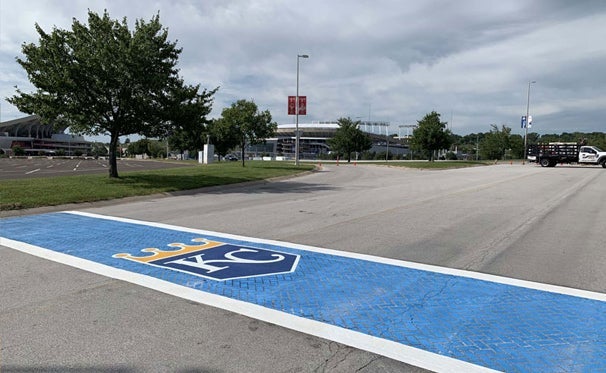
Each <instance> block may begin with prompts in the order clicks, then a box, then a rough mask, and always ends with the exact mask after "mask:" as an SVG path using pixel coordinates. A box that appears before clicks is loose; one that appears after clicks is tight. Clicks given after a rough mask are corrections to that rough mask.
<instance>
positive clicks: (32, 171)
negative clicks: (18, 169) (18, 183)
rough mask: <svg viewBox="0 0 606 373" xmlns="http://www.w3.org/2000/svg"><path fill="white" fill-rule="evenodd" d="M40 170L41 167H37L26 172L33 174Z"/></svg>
mask: <svg viewBox="0 0 606 373" xmlns="http://www.w3.org/2000/svg"><path fill="white" fill-rule="evenodd" d="M38 171H40V169H39V168H36V169H35V170H31V171H27V172H26V173H25V174H26V175H29V174H33V173H34V172H38Z"/></svg>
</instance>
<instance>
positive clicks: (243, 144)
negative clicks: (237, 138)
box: [240, 140, 246, 167]
mask: <svg viewBox="0 0 606 373" xmlns="http://www.w3.org/2000/svg"><path fill="white" fill-rule="evenodd" d="M245 146H246V140H244V141H242V142H241V143H240V149H241V151H240V158H241V159H242V167H244V147H245Z"/></svg>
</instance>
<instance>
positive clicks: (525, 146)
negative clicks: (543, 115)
mask: <svg viewBox="0 0 606 373" xmlns="http://www.w3.org/2000/svg"><path fill="white" fill-rule="evenodd" d="M534 83H536V81H534V80H533V81H529V82H528V95H527V96H526V125H525V126H524V160H523V161H522V162H523V163H526V160H527V159H528V125H529V124H530V121H529V120H528V117H529V115H530V85H531V84H534Z"/></svg>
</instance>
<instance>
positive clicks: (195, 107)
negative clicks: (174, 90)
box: [165, 87, 219, 153]
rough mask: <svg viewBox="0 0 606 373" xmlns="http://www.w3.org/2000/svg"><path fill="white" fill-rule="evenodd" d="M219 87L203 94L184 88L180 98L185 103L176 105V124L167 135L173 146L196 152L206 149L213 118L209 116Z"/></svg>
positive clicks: (174, 115) (181, 149) (174, 114)
mask: <svg viewBox="0 0 606 373" xmlns="http://www.w3.org/2000/svg"><path fill="white" fill-rule="evenodd" d="M218 89H219V88H218V87H217V88H215V89H213V90H210V91H207V90H204V91H203V92H202V93H201V94H199V95H198V94H196V92H187V90H184V92H182V93H181V94H182V96H183V97H180V98H178V100H183V104H182V105H180V106H177V107H176V111H175V112H174V113H173V118H175V121H174V126H173V128H172V129H171V130H169V131H168V133H167V135H165V136H167V137H168V139H169V144H170V146H171V148H173V149H177V150H180V152H181V153H183V151H185V150H189V151H190V152H196V151H198V150H202V149H204V144H206V141H207V136H208V135H209V130H208V128H207V127H208V125H209V124H210V122H211V120H210V119H208V118H207V116H208V115H209V114H210V112H211V110H212V103H213V97H214V94H215V93H216V92H217V90H218ZM190 97H194V98H193V99H189V98H190Z"/></svg>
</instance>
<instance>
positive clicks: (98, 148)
mask: <svg viewBox="0 0 606 373" xmlns="http://www.w3.org/2000/svg"><path fill="white" fill-rule="evenodd" d="M107 154H108V151H107V148H106V147H105V144H103V143H101V142H94V143H93V146H92V148H91V155H93V156H95V157H105V156H107Z"/></svg>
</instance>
